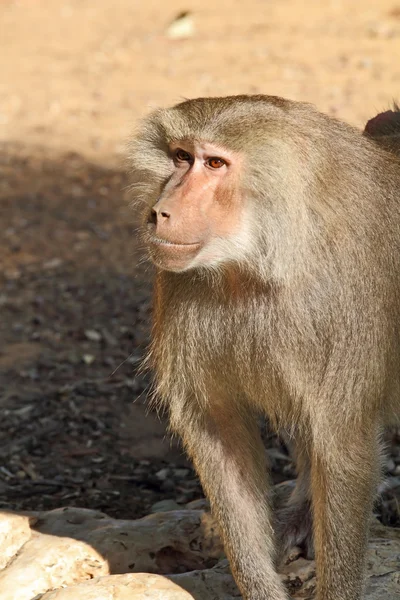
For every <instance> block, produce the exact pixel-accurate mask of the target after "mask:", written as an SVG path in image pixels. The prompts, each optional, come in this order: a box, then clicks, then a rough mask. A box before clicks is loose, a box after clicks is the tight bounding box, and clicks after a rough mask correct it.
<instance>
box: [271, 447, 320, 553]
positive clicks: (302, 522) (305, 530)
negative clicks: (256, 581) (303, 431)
mask: <svg viewBox="0 0 400 600" xmlns="http://www.w3.org/2000/svg"><path fill="white" fill-rule="evenodd" d="M284 439H285V442H286V445H287V446H288V447H289V449H290V453H291V455H292V456H293V457H294V458H295V460H296V470H297V480H296V485H295V488H294V490H293V491H292V493H291V494H290V497H289V499H288V501H287V503H286V504H285V505H284V506H282V507H278V508H277V510H276V516H275V522H276V527H275V528H276V536H277V546H278V549H279V555H278V563H279V562H281V561H282V560H284V559H285V558H287V557H288V555H289V554H290V551H291V550H293V548H294V547H296V546H297V547H299V548H301V549H302V551H303V554H304V556H305V557H306V558H308V559H312V558H314V543H313V517H312V506H311V462H310V456H309V452H308V448H307V445H306V444H305V443H303V442H302V441H301V438H298V439H296V440H294V441H292V440H288V439H286V438H284Z"/></svg>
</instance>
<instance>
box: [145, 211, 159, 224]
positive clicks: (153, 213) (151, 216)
mask: <svg viewBox="0 0 400 600" xmlns="http://www.w3.org/2000/svg"><path fill="white" fill-rule="evenodd" d="M147 222H148V223H151V224H152V225H157V211H156V210H154V208H152V209H151V211H150V214H149V217H148V219H147Z"/></svg>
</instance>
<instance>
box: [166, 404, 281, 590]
mask: <svg viewBox="0 0 400 600" xmlns="http://www.w3.org/2000/svg"><path fill="white" fill-rule="evenodd" d="M191 408H192V409H193V407H191ZM188 412H189V411H185V410H183V411H182V410H180V411H179V413H180V416H177V415H171V417H172V425H173V428H174V429H175V430H176V431H177V432H178V433H179V434H180V435H181V436H182V437H183V440H184V444H185V447H186V449H187V451H188V453H189V455H190V456H191V457H192V459H193V462H194V465H195V467H196V469H197V472H198V474H199V476H200V479H201V482H202V485H203V487H204V490H205V492H206V494H207V495H208V497H209V499H210V503H211V508H212V511H213V514H214V515H215V517H216V518H217V521H218V523H219V526H220V530H221V533H222V536H223V541H224V545H225V550H226V553H227V555H228V558H229V561H230V565H231V568H232V572H233V574H234V576H235V579H236V582H237V584H238V586H239V588H240V590H241V592H242V594H243V598H244V599H245V600H286V599H287V598H288V596H287V593H286V591H285V588H284V586H283V585H282V583H281V581H280V578H279V576H278V574H277V572H276V570H275V566H274V562H275V561H274V559H275V545H274V539H273V538H274V534H273V529H272V525H271V523H272V520H271V515H270V506H269V501H268V496H267V489H268V481H267V475H266V462H265V452H264V448H263V445H262V441H261V437H260V433H259V431H258V427H257V423H256V420H255V419H253V417H252V416H250V415H248V414H246V413H245V412H244V411H243V412H244V414H242V411H240V410H239V409H238V408H235V406H234V405H233V403H232V402H230V403H229V404H227V405H226V406H221V405H219V406H218V408H216V407H215V406H214V407H210V408H209V409H208V410H206V411H205V412H204V411H203V412H202V414H200V412H199V414H197V416H195V417H194V416H193V412H192V415H191V416H190V417H189V418H188V417H187V415H188Z"/></svg>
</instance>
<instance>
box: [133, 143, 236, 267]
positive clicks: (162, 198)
mask: <svg viewBox="0 0 400 600" xmlns="http://www.w3.org/2000/svg"><path fill="white" fill-rule="evenodd" d="M168 154H169V160H170V161H171V166H172V175H171V176H170V178H169V179H168V181H167V183H166V184H165V186H164V187H163V189H162V191H161V194H160V195H159V197H158V198H157V200H156V202H155V203H154V205H153V206H150V208H149V211H148V214H147V222H146V224H145V227H146V233H145V239H146V242H147V244H148V248H149V251H150V255H151V257H152V260H153V261H154V263H155V264H156V265H157V266H158V267H160V268H162V269H166V270H169V271H177V272H178V271H185V270H187V269H190V268H195V267H207V266H209V267H215V266H216V265H217V264H220V263H221V262H226V261H228V260H232V259H234V258H235V256H234V255H235V253H237V248H238V244H237V243H236V244H235V243H234V241H235V242H237V238H238V232H239V230H240V235H241V236H242V237H243V231H244V229H245V228H244V225H243V222H244V221H245V215H244V211H243V202H242V201H241V194H240V191H239V190H240V186H239V172H240V163H241V158H240V156H239V155H238V154H234V153H233V152H230V151H228V150H227V149H225V148H222V147H220V146H217V145H215V144H211V143H207V142H198V141H194V140H181V141H179V142H174V143H171V144H170V145H169V148H168Z"/></svg>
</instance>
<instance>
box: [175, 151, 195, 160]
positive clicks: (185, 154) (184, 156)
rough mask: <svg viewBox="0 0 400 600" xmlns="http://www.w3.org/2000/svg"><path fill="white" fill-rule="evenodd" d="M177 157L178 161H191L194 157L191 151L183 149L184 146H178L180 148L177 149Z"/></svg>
mask: <svg viewBox="0 0 400 600" xmlns="http://www.w3.org/2000/svg"><path fill="white" fill-rule="evenodd" d="M175 159H176V160H177V161H178V162H191V161H192V157H191V155H190V154H189V152H186V151H185V150H182V148H178V150H176V152H175Z"/></svg>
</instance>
